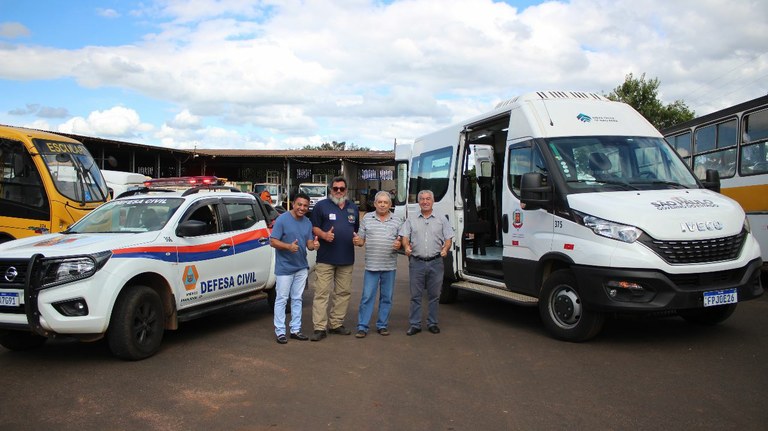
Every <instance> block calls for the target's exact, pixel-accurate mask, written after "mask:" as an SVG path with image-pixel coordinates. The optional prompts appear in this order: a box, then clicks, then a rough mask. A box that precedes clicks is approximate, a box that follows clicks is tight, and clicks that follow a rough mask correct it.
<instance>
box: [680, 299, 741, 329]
mask: <svg viewBox="0 0 768 431" xmlns="http://www.w3.org/2000/svg"><path fill="white" fill-rule="evenodd" d="M736 305H737V304H728V305H719V306H717V307H707V308H692V309H687V310H678V312H677V314H679V315H680V317H682V318H683V319H685V321H686V322H688V323H693V324H694V325H705V326H711V325H717V324H718V323H720V322H722V321H724V320H725V319H727V318H729V317H731V314H733V312H734V311H736Z"/></svg>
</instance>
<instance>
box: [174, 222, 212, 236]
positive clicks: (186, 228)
mask: <svg viewBox="0 0 768 431" xmlns="http://www.w3.org/2000/svg"><path fill="white" fill-rule="evenodd" d="M206 232H208V224H207V223H206V222H204V221H200V220H187V221H185V222H182V223H180V224H179V227H177V228H176V235H177V236H180V237H186V236H200V235H204V234H205V233H206Z"/></svg>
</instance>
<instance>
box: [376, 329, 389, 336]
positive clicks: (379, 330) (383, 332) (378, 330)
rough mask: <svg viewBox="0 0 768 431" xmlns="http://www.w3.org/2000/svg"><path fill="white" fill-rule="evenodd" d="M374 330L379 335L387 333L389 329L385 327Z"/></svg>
mask: <svg viewBox="0 0 768 431" xmlns="http://www.w3.org/2000/svg"><path fill="white" fill-rule="evenodd" d="M376 332H378V333H379V335H389V329H387V328H379V329H377V330H376Z"/></svg>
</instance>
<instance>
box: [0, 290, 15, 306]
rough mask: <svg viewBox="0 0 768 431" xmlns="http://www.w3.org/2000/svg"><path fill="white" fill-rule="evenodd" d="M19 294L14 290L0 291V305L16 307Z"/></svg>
mask: <svg viewBox="0 0 768 431" xmlns="http://www.w3.org/2000/svg"><path fill="white" fill-rule="evenodd" d="M18 306H19V294H18V293H16V292H0V307H18Z"/></svg>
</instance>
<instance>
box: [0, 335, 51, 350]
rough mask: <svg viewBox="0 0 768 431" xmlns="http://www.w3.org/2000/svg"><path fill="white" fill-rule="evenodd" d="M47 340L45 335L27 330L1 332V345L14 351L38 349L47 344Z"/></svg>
mask: <svg viewBox="0 0 768 431" xmlns="http://www.w3.org/2000/svg"><path fill="white" fill-rule="evenodd" d="M46 340H47V338H45V337H42V336H40V335H37V334H33V333H31V332H25V331H4V332H2V333H0V346H3V347H5V348H6V349H8V350H14V351H22V350H32V349H36V348H38V347H40V346H42V345H43V344H45V341H46Z"/></svg>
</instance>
